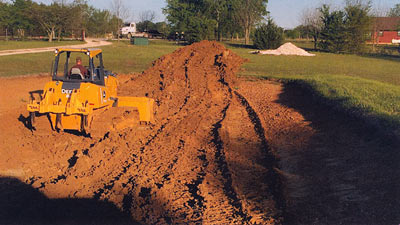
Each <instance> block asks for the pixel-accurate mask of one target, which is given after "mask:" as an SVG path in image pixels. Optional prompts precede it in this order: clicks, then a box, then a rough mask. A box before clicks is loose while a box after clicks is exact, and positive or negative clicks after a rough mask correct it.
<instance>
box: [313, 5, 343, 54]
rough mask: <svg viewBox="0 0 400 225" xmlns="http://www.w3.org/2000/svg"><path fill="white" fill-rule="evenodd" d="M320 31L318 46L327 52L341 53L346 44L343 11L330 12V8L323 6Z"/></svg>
mask: <svg viewBox="0 0 400 225" xmlns="http://www.w3.org/2000/svg"><path fill="white" fill-rule="evenodd" d="M320 10H321V14H322V24H323V26H322V30H321V34H320V40H321V41H320V42H319V46H320V47H321V48H322V49H323V50H325V51H329V52H343V51H344V50H345V43H346V33H345V32H346V28H345V22H344V21H345V13H344V12H343V11H340V10H338V11H333V12H331V10H330V7H329V6H327V5H323V6H322V8H321V9H320Z"/></svg>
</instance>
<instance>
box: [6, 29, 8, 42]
mask: <svg viewBox="0 0 400 225" xmlns="http://www.w3.org/2000/svg"><path fill="white" fill-rule="evenodd" d="M6 41H8V27H7V28H6Z"/></svg>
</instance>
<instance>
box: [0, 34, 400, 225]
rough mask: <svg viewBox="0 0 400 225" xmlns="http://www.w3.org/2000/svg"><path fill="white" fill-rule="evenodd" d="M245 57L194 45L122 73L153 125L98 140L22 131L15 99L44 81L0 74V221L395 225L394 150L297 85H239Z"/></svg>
mask: <svg viewBox="0 0 400 225" xmlns="http://www.w3.org/2000/svg"><path fill="white" fill-rule="evenodd" d="M132 60H134V59H132ZM243 62H244V60H243V59H242V58H240V57H238V56H237V55H235V54H234V53H233V52H231V51H230V50H227V49H225V47H223V46H222V45H220V44H218V43H215V42H208V41H204V42H200V43H197V44H194V45H191V46H187V47H185V48H181V49H178V50H177V51H175V52H174V53H172V54H170V55H166V56H163V57H161V58H160V59H159V60H157V61H156V62H154V65H153V67H151V68H149V69H148V70H146V71H145V72H143V73H142V74H133V75H122V76H120V77H119V80H120V88H119V95H125V96H148V97H151V98H154V99H155V101H156V107H155V123H154V124H153V125H150V126H147V127H132V128H127V129H124V130H121V131H116V132H108V133H105V134H104V135H103V136H102V137H101V138H90V137H85V136H79V135H77V134H76V133H57V132H53V131H51V128H50V125H49V122H48V119H47V118H46V117H45V116H42V117H39V118H37V119H38V120H37V123H38V125H37V128H36V130H31V129H29V124H28V123H27V116H28V114H27V112H26V109H25V105H26V103H27V100H28V95H27V93H28V92H29V91H33V90H40V89H41V88H42V87H43V86H44V84H45V82H47V81H48V80H49V77H47V76H29V77H17V78H7V79H1V82H0V101H1V108H0V133H1V135H0V154H1V156H2V157H1V158H0V177H1V178H0V193H2V194H1V195H0V198H1V199H2V201H1V202H0V212H1V213H0V223H1V224H35V223H37V224H55V223H57V224H71V223H72V224H90V223H91V224H134V223H140V224H171V223H172V224H203V223H204V224H282V223H283V224H360V223H361V224H390V223H392V222H395V221H396V219H398V218H396V216H397V212H398V211H399V210H398V209H399V205H398V203H397V202H398V201H397V200H398V195H397V194H398V191H397V190H399V189H398V180H399V179H398V178H399V177H398V175H397V174H398V173H396V172H395V171H398V163H397V162H396V159H398V153H397V151H396V150H398V149H399V148H398V145H397V144H398V143H396V142H395V141H392V140H389V139H385V137H382V135H379V136H378V135H375V134H374V133H370V132H366V131H365V129H363V126H362V123H360V122H358V121H353V120H351V119H348V118H347V119H346V117H345V116H343V115H339V114H336V113H333V112H331V111H330V110H329V109H326V108H324V107H322V106H318V105H315V104H312V103H311V101H309V99H308V97H309V96H308V95H307V93H304V92H303V91H302V90H300V89H297V88H296V87H291V86H290V85H282V84H280V83H274V82H271V81H265V80H251V79H243V78H242V79H237V78H236V76H235V73H236V72H237V71H238V70H239V69H240V66H241V64H242V63H243ZM388 171H393V172H392V173H390V172H388ZM28 193H29V194H28ZM83 209H85V210H83ZM381 222H382V223H381Z"/></svg>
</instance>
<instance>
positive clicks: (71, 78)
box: [52, 49, 106, 86]
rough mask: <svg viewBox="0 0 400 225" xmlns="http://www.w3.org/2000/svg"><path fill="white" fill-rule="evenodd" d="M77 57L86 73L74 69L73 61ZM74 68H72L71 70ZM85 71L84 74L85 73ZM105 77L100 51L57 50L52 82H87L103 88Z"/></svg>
mask: <svg viewBox="0 0 400 225" xmlns="http://www.w3.org/2000/svg"><path fill="white" fill-rule="evenodd" d="M77 57H79V58H81V61H82V66H83V67H84V68H85V69H86V71H87V73H85V74H82V72H81V70H80V69H78V68H76V67H74V65H75V64H76V62H75V59H76V58H77ZM73 67H74V68H73ZM86 71H85V72H86ZM104 76H106V74H105V71H104V65H103V55H102V51H101V49H57V50H56V51H55V60H54V65H53V67H52V77H53V80H54V81H63V82H67V83H69V82H71V83H82V82H89V83H93V84H97V85H103V86H104Z"/></svg>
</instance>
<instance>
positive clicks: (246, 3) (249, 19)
mask: <svg viewBox="0 0 400 225" xmlns="http://www.w3.org/2000/svg"><path fill="white" fill-rule="evenodd" d="M267 3H268V0H240V1H238V3H237V4H236V8H235V13H236V15H237V19H238V22H239V25H240V26H241V27H242V28H243V30H244V38H245V43H246V44H250V33H251V30H252V29H253V28H254V26H255V25H256V24H257V23H258V22H260V21H261V20H263V19H264V17H265V16H267V15H268V11H267Z"/></svg>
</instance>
